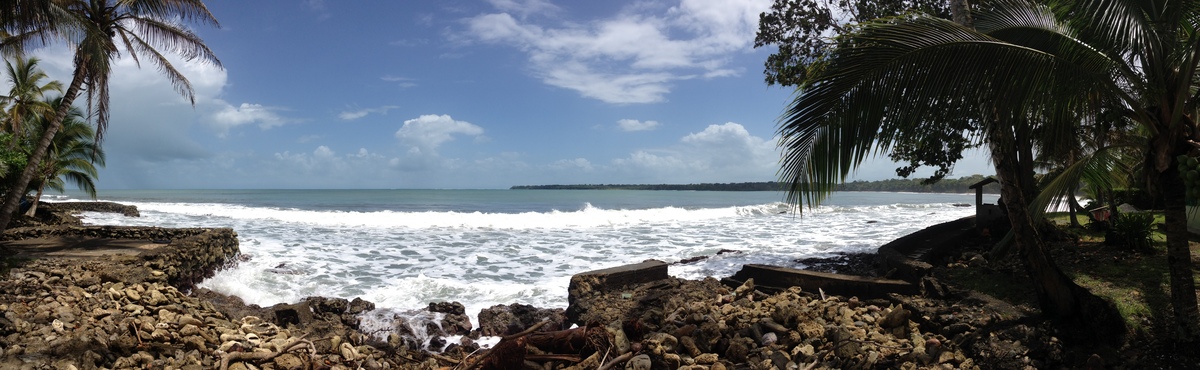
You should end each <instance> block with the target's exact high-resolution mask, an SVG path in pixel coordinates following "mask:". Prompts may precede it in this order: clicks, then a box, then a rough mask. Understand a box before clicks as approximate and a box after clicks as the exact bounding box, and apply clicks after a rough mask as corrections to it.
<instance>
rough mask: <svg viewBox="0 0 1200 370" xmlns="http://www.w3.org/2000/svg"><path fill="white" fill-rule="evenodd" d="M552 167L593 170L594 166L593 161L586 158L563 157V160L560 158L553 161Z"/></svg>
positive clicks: (555, 168)
mask: <svg viewBox="0 0 1200 370" xmlns="http://www.w3.org/2000/svg"><path fill="white" fill-rule="evenodd" d="M550 169H553V170H567V169H576V170H583V171H592V170H593V169H594V168H593V167H592V162H591V161H589V160H587V159H585V158H575V159H562V160H558V161H555V162H553V163H550Z"/></svg>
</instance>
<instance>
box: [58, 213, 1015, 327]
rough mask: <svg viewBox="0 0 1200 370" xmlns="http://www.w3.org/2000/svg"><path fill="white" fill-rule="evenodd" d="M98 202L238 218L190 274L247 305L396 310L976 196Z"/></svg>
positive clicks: (200, 221)
mask: <svg viewBox="0 0 1200 370" xmlns="http://www.w3.org/2000/svg"><path fill="white" fill-rule="evenodd" d="M76 199H79V197H75V196H70V197H65V198H63V199H59V200H66V201H70V200H76ZM100 200H104V201H115V202H120V203H124V204H131V205H135V206H137V207H138V209H139V210H140V211H141V217H125V216H121V215H119V214H109V213H85V214H83V216H84V217H85V219H84V221H85V222H86V223H88V224H94V225H124V226H162V227H231V228H233V229H234V230H235V231H237V233H238V239H239V241H240V246H241V251H242V253H243V254H245V255H246V256H248V257H249V258H248V259H245V260H243V261H242V262H240V263H238V264H237V265H236V266H235V267H233V268H230V269H227V270H223V271H220V272H218V273H217V274H216V276H214V277H212V278H210V279H207V280H205V281H203V282H202V283H200V286H201V287H205V288H209V289H212V290H214V291H217V292H221V293H225V294H231V295H236V296H238V297H241V298H242V299H244V300H245V301H246V302H247V303H253V304H258V305H261V306H270V305H274V304H277V303H294V302H297V301H299V300H301V299H303V298H304V297H308V296H325V297H341V298H347V299H353V298H362V299H365V300H368V301H371V302H374V303H375V304H376V306H377V307H379V308H386V309H390V310H393V311H405V310H413V309H419V308H423V307H426V306H427V305H428V303H430V302H440V301H457V302H460V303H462V304H464V305H465V306H466V308H467V313H468V314H469V315H471V316H474V315H475V314H477V313H478V312H479V310H480V309H483V308H486V307H490V306H492V305H497V304H505V305H507V304H510V303H523V304H529V305H534V306H538V307H544V308H555V307H565V306H566V304H567V285H568V283H569V281H570V277H571V275H573V274H576V273H579V272H584V271H589V270H595V269H601V268H607V267H613V266H619V265H624V264H630V263H637V262H641V261H644V260H647V259H658V260H662V261H666V262H675V261H679V260H682V259H687V258H691V257H699V256H707V257H709V258H707V259H704V260H702V261H699V262H696V263H690V264H681V265H673V266H671V267H670V268H669V272H670V274H672V275H674V276H678V277H683V278H703V277H706V276H713V277H718V278H720V277H725V276H729V275H732V274H733V273H735V272H737V271H738V270H739V269H740V268H741V266H742V265H743V264H747V263H761V264H772V265H779V266H788V267H797V268H803V267H804V266H803V265H802V264H801V263H800V262H797V260H800V259H804V258H809V257H828V256H832V255H834V254H837V253H855V252H874V251H875V250H876V249H877V248H878V247H879V246H880V245H883V244H884V243H887V242H889V241H891V240H894V239H896V238H898V237H901V236H904V235H906V234H908V233H911V232H914V231H917V230H920V229H922V228H924V227H927V226H930V225H933V224H937V223H941V222H946V221H950V220H954V219H958V218H961V217H965V216H969V215H973V214H974V208H973V207H964V206H963V205H964V204H972V205H973V204H974V201H975V199H974V195H973V194H917V193H870V192H847V193H837V194H835V195H834V196H833V197H832V198H830V199H828V200H827V201H826V202H824V203H823V205H821V206H820V207H818V208H815V209H803V210H802V212H794V211H795V209H794V208H793V207H790V206H789V205H788V204H786V203H784V202H783V201H784V200H785V194H784V193H781V192H697V191H633V190H594V191H593V190H198V191H182V190H172V191H161V190H155V191H103V192H101V193H100ZM995 200H996V197H995V196H994V195H993V196H988V197H986V198H985V202H991V203H994V202H995ZM722 250H733V251H740V252H742V253H721V254H718V252H719V251H722Z"/></svg>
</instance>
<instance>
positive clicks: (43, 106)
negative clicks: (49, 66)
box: [0, 56, 62, 149]
mask: <svg viewBox="0 0 1200 370" xmlns="http://www.w3.org/2000/svg"><path fill="white" fill-rule="evenodd" d="M14 62H15V64H14ZM38 62H39V60H38V59H37V58H29V59H25V58H22V57H19V56H18V57H16V58H14V60H13V61H8V60H6V61H5V62H4V65H5V67H6V69H7V72H8V73H7V74H8V83H9V84H10V85H11V86H12V87H11V88H10V89H9V90H8V95H4V96H0V106H7V107H8V111H7V112H6V114H5V117H4V119H5V120H7V121H8V124H7V125H5V126H6V127H8V129H9V132H10V133H12V134H13V139H12V142H10V143H9V148H10V149H11V148H13V147H15V146H16V144H17V142H19V141H20V140H21V136H22V134H23V133H24V131H25V120H27V119H29V118H30V117H33V116H48V115H51V114H53V113H54V109H53V108H52V107H51V106H50V105H49V104H47V102H46V94H47V93H50V92H59V93H61V92H62V82H59V81H50V82H45V83H43V80H45V79H47V78H48V77H47V76H46V72H45V71H42V69H41V68H38Z"/></svg>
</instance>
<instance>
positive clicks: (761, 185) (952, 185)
mask: <svg viewBox="0 0 1200 370" xmlns="http://www.w3.org/2000/svg"><path fill="white" fill-rule="evenodd" d="M985 178H986V177H985V176H983V175H971V176H964V177H960V178H957V179H942V180H941V181H938V182H936V183H933V184H928V185H926V184H922V183H921V179H891V180H880V181H852V182H848V183H845V184H841V185H838V188H837V190H838V191H887V192H913V193H973V192H975V191H974V190H972V189H970V186H971V185H973V184H975V183H977V182H980V181H983V179H985ZM786 186H787V184H786V183H782V182H777V181H765V182H736V183H702V184H640V185H638V184H579V185H517V186H513V187H511V188H510V189H513V190H676V191H784V190H786V189H787V188H786ZM983 191H984V192H985V193H990V194H997V193H999V192H1000V187H999V186H998V185H997V184H995V183H992V184H988V185H987V186H984V188H983Z"/></svg>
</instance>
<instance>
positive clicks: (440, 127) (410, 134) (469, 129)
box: [396, 114, 483, 154]
mask: <svg viewBox="0 0 1200 370" xmlns="http://www.w3.org/2000/svg"><path fill="white" fill-rule="evenodd" d="M455 135H467V136H475V137H476V138H479V137H480V136H482V135H483V128H481V127H479V126H476V125H474V124H471V123H470V122H466V121H455V120H454V119H453V118H451V117H450V116H449V115H445V114H443V115H435V114H426V115H422V116H420V117H417V118H414V119H410V120H407V121H404V126H403V127H400V129H399V130H397V131H396V138H397V139H400V141H401V142H403V143H404V144H407V145H409V146H410V148H409V150H410V153H422V154H435V153H436V150H437V148H438V147H439V146H441V145H442V144H443V143H445V142H447V141H451V140H454V136H455Z"/></svg>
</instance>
